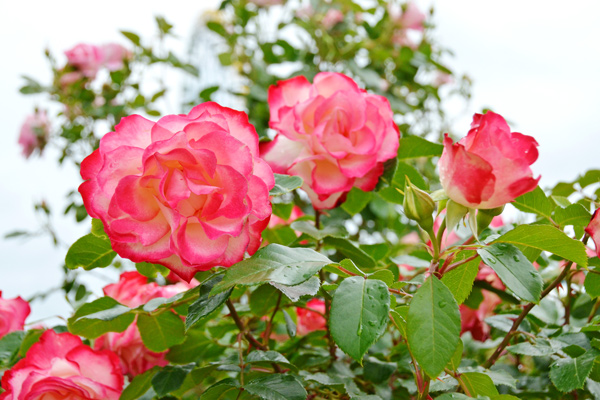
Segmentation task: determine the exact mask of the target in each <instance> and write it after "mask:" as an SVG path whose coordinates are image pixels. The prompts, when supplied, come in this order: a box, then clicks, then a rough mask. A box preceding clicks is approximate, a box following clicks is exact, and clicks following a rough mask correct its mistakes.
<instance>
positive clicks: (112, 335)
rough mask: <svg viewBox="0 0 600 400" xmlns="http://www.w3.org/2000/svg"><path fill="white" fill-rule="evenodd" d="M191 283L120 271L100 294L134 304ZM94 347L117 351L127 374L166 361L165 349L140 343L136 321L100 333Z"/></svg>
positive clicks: (130, 374)
mask: <svg viewBox="0 0 600 400" xmlns="http://www.w3.org/2000/svg"><path fill="white" fill-rule="evenodd" d="M196 283H197V282H196ZM191 287H192V285H189V284H187V283H185V282H179V283H177V284H174V285H167V286H160V285H158V284H157V283H155V282H151V283H148V278H146V277H145V276H143V275H141V274H140V273H138V272H137V271H132V272H124V273H122V274H121V277H120V278H119V282H118V283H113V284H110V285H108V286H106V287H104V294H105V295H106V296H110V297H112V298H114V299H115V300H117V301H118V302H119V303H121V304H124V305H126V306H127V307H131V308H134V307H138V306H140V305H142V304H145V303H147V302H148V301H150V300H152V299H154V298H157V297H166V298H169V297H172V296H174V295H176V294H178V293H181V292H183V291H186V290H187V289H190V288H191ZM94 348H95V349H96V350H100V349H106V350H110V351H112V352H114V353H115V354H117V356H118V357H119V360H120V361H121V369H122V370H123V374H125V375H128V376H129V377H130V378H132V377H134V376H136V375H139V374H142V373H144V372H146V371H147V370H149V369H150V368H152V367H154V366H156V365H158V366H160V367H164V366H165V365H167V364H168V363H169V361H167V359H166V355H167V352H168V351H163V352H153V351H150V350H148V349H147V348H146V346H144V343H143V341H142V337H141V336H140V332H139V330H138V327H137V323H136V322H134V323H132V324H131V325H129V327H127V329H125V331H123V332H109V333H106V334H104V335H102V336H100V337H99V338H98V339H96V341H95V342H94Z"/></svg>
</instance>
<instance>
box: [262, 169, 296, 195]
mask: <svg viewBox="0 0 600 400" xmlns="http://www.w3.org/2000/svg"><path fill="white" fill-rule="evenodd" d="M273 175H274V176H275V186H273V189H271V190H270V191H269V196H281V195H284V194H286V193H289V192H291V191H293V190H296V189H298V188H299V187H300V186H302V184H303V183H304V181H303V180H302V178H300V177H299V176H293V175H281V174H273Z"/></svg>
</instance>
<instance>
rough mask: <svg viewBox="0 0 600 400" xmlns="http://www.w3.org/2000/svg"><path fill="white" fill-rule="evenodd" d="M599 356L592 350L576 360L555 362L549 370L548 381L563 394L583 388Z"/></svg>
mask: <svg viewBox="0 0 600 400" xmlns="http://www.w3.org/2000/svg"><path fill="white" fill-rule="evenodd" d="M599 354H600V352H598V351H597V350H596V349H592V350H588V351H587V352H585V353H584V354H582V355H580V356H579V357H577V358H562V359H560V360H558V361H556V362H555V363H554V364H552V366H551V368H550V380H552V383H553V384H554V386H556V388H557V389H558V390H560V391H561V392H563V393H567V392H571V391H573V390H575V389H581V388H583V385H584V384H585V379H586V378H587V377H588V375H589V374H590V372H591V371H592V367H593V366H594V360H595V359H596V357H597V356H598V355H599Z"/></svg>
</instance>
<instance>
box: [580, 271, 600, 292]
mask: <svg viewBox="0 0 600 400" xmlns="http://www.w3.org/2000/svg"><path fill="white" fill-rule="evenodd" d="M583 285H584V286H585V291H586V293H587V294H589V295H590V297H591V298H596V297H598V296H600V271H598V270H596V269H595V268H594V269H593V270H589V271H588V273H587V275H586V276H585V281H584V283H583Z"/></svg>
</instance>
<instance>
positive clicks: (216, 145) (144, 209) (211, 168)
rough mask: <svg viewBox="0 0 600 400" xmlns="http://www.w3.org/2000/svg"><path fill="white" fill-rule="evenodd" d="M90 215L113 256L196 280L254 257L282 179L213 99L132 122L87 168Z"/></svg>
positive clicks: (83, 189) (238, 117)
mask: <svg viewBox="0 0 600 400" xmlns="http://www.w3.org/2000/svg"><path fill="white" fill-rule="evenodd" d="M81 176H82V177H83V179H85V180H86V182H84V183H83V184H81V186H80V187H79V192H80V193H81V195H82V197H83V203H84V205H85V207H86V209H87V211H88V213H89V214H90V215H91V216H92V217H94V218H99V219H101V220H102V222H103V223H104V229H105V230H106V233H107V234H108V236H109V238H110V240H111V243H112V247H113V249H114V250H115V251H116V252H117V253H118V254H119V255H121V256H122V257H125V258H129V259H130V260H132V261H134V262H140V261H147V262H152V263H157V264H161V265H164V266H166V267H167V268H169V269H170V270H172V271H174V272H175V273H176V274H178V275H179V276H180V277H182V278H183V279H185V280H186V281H188V282H189V281H190V280H191V279H192V277H193V276H194V274H195V273H196V272H198V271H206V270H209V269H211V268H212V267H214V266H223V267H229V266H231V265H233V264H235V263H236V262H238V261H241V260H242V259H243V258H244V253H245V252H246V251H247V252H248V253H250V254H253V253H254V252H255V251H256V250H257V249H258V248H259V246H260V241H261V233H262V231H263V229H264V228H265V227H266V226H267V224H268V223H269V217H270V216H271V203H270V200H269V189H270V188H272V187H273V186H274V184H275V180H274V178H273V172H272V171H271V169H270V168H269V166H268V165H267V164H266V163H265V162H264V161H262V160H261V159H260V158H259V157H258V135H257V134H256V131H255V129H254V127H253V126H252V125H250V123H249V122H248V116H247V115H246V114H245V113H243V112H239V111H235V110H232V109H229V108H225V107H221V106H220V105H218V104H216V103H212V102H208V103H203V104H201V105H199V106H196V107H194V108H193V109H192V110H191V111H190V113H189V114H188V115H185V114H181V115H168V116H165V117H163V118H161V119H160V120H159V121H158V122H152V121H149V120H147V119H145V118H143V117H141V116H139V115H133V116H130V117H126V118H123V119H122V120H121V122H120V123H119V125H117V126H116V128H115V132H110V133H108V134H107V135H105V136H104V137H103V138H102V139H101V140H100V147H99V148H98V150H96V151H94V152H93V153H92V154H91V155H90V156H88V157H87V158H86V159H85V160H83V162H82V163H81Z"/></svg>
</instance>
